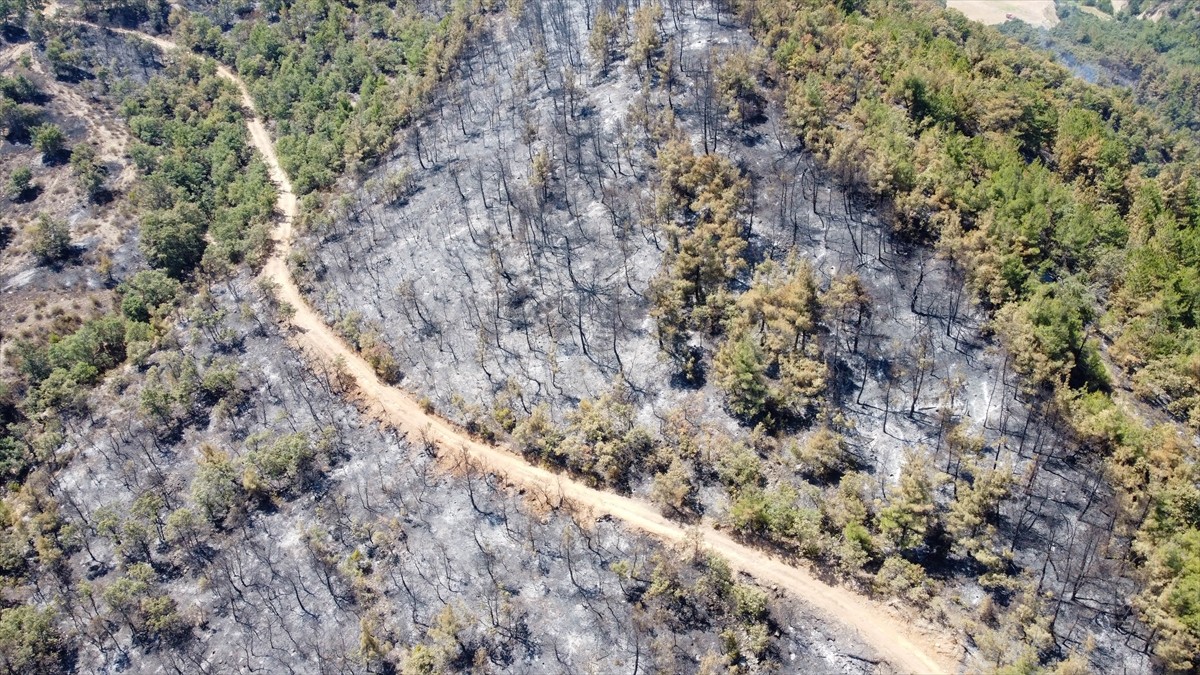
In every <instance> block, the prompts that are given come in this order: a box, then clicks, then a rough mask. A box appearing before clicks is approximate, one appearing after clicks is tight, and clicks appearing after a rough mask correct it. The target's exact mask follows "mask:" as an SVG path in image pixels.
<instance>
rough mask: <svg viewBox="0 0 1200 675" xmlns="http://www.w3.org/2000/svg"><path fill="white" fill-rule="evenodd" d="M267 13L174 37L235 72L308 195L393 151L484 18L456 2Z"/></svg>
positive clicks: (192, 27) (323, 4)
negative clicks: (434, 8) (437, 7)
mask: <svg viewBox="0 0 1200 675" xmlns="http://www.w3.org/2000/svg"><path fill="white" fill-rule="evenodd" d="M264 9H265V14H266V17H265V18H262V19H250V20H246V21H240V22H237V23H235V24H233V25H232V26H230V27H220V26H217V25H214V24H213V22H212V20H211V19H209V18H208V17H205V16H201V15H196V14H187V15H183V16H180V17H177V25H176V26H175V30H174V35H175V37H176V39H178V40H179V42H180V43H181V44H183V45H185V46H188V47H190V48H192V49H194V50H196V51H200V52H204V53H207V54H211V55H213V56H216V57H217V58H218V59H220V60H222V61H224V62H226V63H229V64H233V65H235V66H236V68H237V70H238V72H239V73H240V74H241V75H242V77H243V78H244V79H245V80H246V81H247V83H248V85H249V87H250V91H251V93H252V94H253V96H254V99H255V103H256V105H257V106H258V107H259V110H260V111H261V112H262V113H263V114H264V115H265V116H267V117H268V118H269V119H271V120H273V121H274V122H275V124H276V128H275V138H276V147H277V148H278V151H279V157H280V161H281V163H282V164H283V168H284V169H285V170H286V171H287V173H288V176H289V177H290V178H291V181H292V185H293V186H294V187H295V189H296V191H297V192H298V193H299V194H301V195H304V194H307V193H309V192H312V191H314V190H319V189H322V188H328V187H329V186H331V185H332V184H333V182H334V181H335V180H336V179H337V178H338V177H339V176H340V175H341V174H342V172H343V171H345V170H347V169H350V170H354V171H360V170H365V169H367V168H369V167H370V166H371V165H372V164H373V163H374V162H376V161H378V160H379V159H380V158H381V157H383V156H384V154H385V153H386V152H387V151H388V150H390V149H391V148H392V146H393V144H394V134H395V132H396V130H397V129H399V128H400V127H402V126H404V125H406V124H408V122H409V121H411V120H412V119H413V116H414V114H415V113H416V112H418V111H419V110H420V108H421V105H422V103H423V101H425V100H426V98H427V95H428V93H429V92H430V91H431V90H432V88H433V86H434V85H435V84H436V83H437V82H438V81H439V80H440V79H441V78H442V77H443V76H444V75H445V74H446V73H447V72H448V71H449V69H450V67H451V65H452V64H453V62H454V59H455V58H456V57H457V55H458V54H459V53H460V52H461V51H462V49H463V48H464V46H465V45H466V41H467V37H468V35H469V34H470V31H471V26H472V25H473V23H474V21H475V19H476V18H477V16H478V15H479V14H480V12H482V11H483V8H482V7H480V6H479V4H478V3H476V2H474V1H459V2H455V3H453V4H452V5H451V6H449V7H447V8H446V9H445V13H444V14H443V15H441V16H437V15H433V14H431V13H429V12H425V11H421V10H418V9H417V8H416V7H415V6H412V5H398V6H396V7H395V8H393V7H391V6H389V5H388V4H386V3H382V2H372V3H367V4H357V3H356V4H354V5H347V4H341V3H338V2H331V1H330V0H304V1H302V2H291V3H283V2H269V3H267V4H266V5H264ZM223 28H228V30H223Z"/></svg>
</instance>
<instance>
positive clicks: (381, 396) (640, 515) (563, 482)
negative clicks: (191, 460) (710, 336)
mask: <svg viewBox="0 0 1200 675" xmlns="http://www.w3.org/2000/svg"><path fill="white" fill-rule="evenodd" d="M119 32H122V33H126V34H131V35H134V36H137V37H140V38H143V39H147V40H150V41H151V42H153V43H154V44H156V45H158V46H159V47H162V48H163V49H166V50H172V49H175V48H176V46H175V45H174V44H173V43H172V42H170V41H168V40H165V39H163V38H160V37H153V36H149V35H143V34H141V33H135V32H131V31H124V30H122V31H119ZM219 72H220V74H221V76H222V77H225V78H227V79H229V80H230V81H232V82H234V83H235V84H237V86H238V88H239V89H240V90H241V92H242V99H243V103H244V104H245V106H246V109H247V111H248V112H249V114H250V117H248V119H247V126H248V128H249V131H250V139H251V142H252V143H253V145H254V147H255V148H256V149H257V150H258V151H259V152H260V153H261V154H262V156H263V158H264V159H265V161H266V163H267V165H268V166H269V167H270V171H271V177H272V178H273V179H274V180H275V182H276V184H277V185H278V187H279V201H278V208H279V211H280V212H281V214H282V216H283V220H282V223H281V225H280V226H279V227H278V228H277V229H276V231H275V233H274V235H273V237H274V240H275V244H276V245H275V248H274V252H273V254H272V256H271V257H270V259H269V260H268V261H267V264H266V266H265V267H264V269H263V272H262V274H263V276H265V277H267V278H268V279H270V280H272V281H274V282H275V283H276V284H278V287H279V299H280V300H281V301H283V302H287V303H288V304H290V305H291V306H292V307H293V308H294V309H295V314H294V315H293V317H292V319H291V322H292V324H293V326H294V328H295V329H296V331H295V339H296V342H297V343H298V344H299V345H300V346H301V348H303V349H304V351H306V352H307V353H308V354H309V355H310V356H312V357H315V358H320V359H323V360H325V361H334V360H337V359H341V360H343V361H344V363H345V364H346V369H347V370H348V372H349V374H350V375H351V376H352V377H353V378H354V381H355V383H356V384H357V386H358V389H359V391H360V392H361V395H362V398H363V400H364V402H365V403H367V404H368V405H369V406H370V407H371V408H373V409H374V411H375V412H377V413H378V414H380V416H381V417H382V418H383V419H385V420H386V421H387V422H389V423H390V424H392V425H393V426H395V427H396V428H397V429H399V430H401V431H403V432H404V433H406V434H409V435H410V437H412V438H414V439H423V440H425V441H428V442H432V443H434V444H436V445H437V446H439V447H440V448H441V449H442V450H443V451H444V452H446V451H448V452H451V453H466V455H468V456H469V457H470V458H471V460H472V461H473V462H475V463H476V464H477V465H479V466H480V467H482V468H484V469H486V470H488V471H491V472H493V473H495V474H497V475H499V476H501V477H503V478H504V479H505V480H506V481H507V482H508V483H510V484H512V485H514V486H519V487H524V488H527V489H531V490H534V491H543V492H546V493H549V494H551V495H560V496H561V497H563V498H565V499H568V500H570V501H572V502H574V503H575V504H577V505H579V506H581V507H583V508H584V509H589V510H591V511H592V512H593V513H594V514H596V515H597V516H600V515H609V516H612V517H614V518H619V519H621V520H622V521H624V522H626V523H627V524H628V525H629V526H631V527H634V528H637V529H639V530H642V531H644V532H646V533H648V534H651V535H654V536H656V537H659V538H661V539H663V540H666V541H668V542H678V541H681V540H683V539H684V538H685V537H687V536H688V533H689V532H691V531H696V532H698V533H699V535H700V537H701V539H702V540H703V541H704V543H705V544H706V545H707V546H708V547H709V548H710V549H711V550H712V551H714V552H715V553H717V554H719V555H721V556H723V557H724V558H725V559H727V560H728V561H729V564H730V565H731V566H732V567H734V568H735V569H737V570H740V571H742V572H745V573H747V574H749V575H751V576H753V577H754V578H756V579H757V580H758V581H759V582H760V583H762V584H764V585H767V586H772V585H774V586H778V587H780V588H781V589H784V590H786V591H788V592H790V593H792V594H793V595H795V596H797V597H799V598H801V599H802V600H804V601H805V602H807V603H808V604H809V605H810V606H811V607H812V608H813V609H814V610H816V612H817V613H818V614H819V615H820V616H822V618H825V619H829V620H832V621H835V622H838V623H840V624H842V625H844V626H845V627H846V628H847V629H849V630H850V631H852V632H853V633H856V634H857V637H858V638H859V639H861V640H862V641H863V642H865V643H866V644H868V645H870V646H871V647H873V648H874V649H875V650H876V652H877V653H878V655H879V657H880V658H882V659H884V660H885V661H886V662H887V663H888V664H890V665H891V666H892V667H893V668H894V669H896V670H898V671H900V672H906V673H943V672H953V671H955V670H957V656H956V650H957V645H956V644H954V641H953V640H952V639H949V638H945V637H940V636H939V637H938V638H934V637H932V636H930V635H926V634H922V633H921V632H919V631H918V630H917V629H915V628H914V627H913V625H912V623H911V622H910V621H909V620H907V619H905V618H904V617H902V616H899V615H898V614H897V613H896V612H894V611H893V610H892V609H890V608H888V607H885V606H884V605H882V604H880V603H878V602H875V601H873V600H871V599H869V598H866V597H864V596H862V595H859V594H857V593H854V592H852V591H850V590H848V589H845V588H841V587H838V586H831V585H829V584H826V583H824V582H822V581H820V580H819V579H817V578H816V577H814V576H813V575H812V574H811V573H809V572H808V571H806V570H804V569H801V568H798V567H793V566H791V565H789V564H787V563H784V562H782V561H780V560H777V559H775V558H773V557H771V556H769V555H767V554H765V553H763V552H761V551H758V550H755V549H753V548H750V547H748V546H745V545H743V544H741V543H739V542H737V541H736V540H734V539H733V538H732V537H730V536H729V535H728V534H726V533H725V532H722V531H720V530H717V529H715V528H714V527H713V526H712V525H711V524H709V523H705V524H702V525H700V526H699V527H697V528H691V529H685V528H684V527H683V526H681V525H679V524H676V523H674V522H672V521H670V520H668V519H666V518H664V517H663V516H662V515H660V513H659V511H658V509H657V508H656V507H655V506H653V505H652V504H649V503H646V502H643V501H640V500H636V499H631V498H628V497H622V496H620V495H616V494H612V493H609V492H604V491H601V490H596V489H594V488H590V487H588V486H586V485H584V484H582V483H579V482H576V481H574V480H571V479H570V478H569V477H566V476H563V475H559V474H556V473H553V472H551V471H548V470H546V469H544V468H541V467H537V466H533V465H530V464H528V463H527V462H525V461H524V460H523V459H522V458H521V457H520V456H518V455H517V454H515V453H512V452H509V451H508V450H505V449H502V448H497V447H492V446H489V445H486V444H483V443H480V442H478V441H475V440H473V439H471V438H470V437H469V436H467V435H466V434H465V433H464V432H463V431H462V430H460V429H458V428H457V427H455V426H454V425H452V424H451V423H449V422H447V421H446V420H444V419H441V418H439V417H437V416H435V415H431V414H428V413H426V412H425V411H424V410H423V409H422V408H421V406H420V405H418V403H417V402H416V400H414V399H413V398H412V397H411V396H409V395H408V394H407V393H405V392H403V391H402V390H400V389H398V388H396V387H393V386H389V385H387V384H385V383H383V382H382V381H380V379H379V378H378V377H377V376H376V375H375V372H374V370H373V369H372V368H371V366H370V365H369V364H367V362H366V361H365V360H363V359H362V358H361V357H360V356H359V355H358V354H357V353H355V352H354V351H353V350H352V349H351V348H350V347H349V346H347V345H346V344H345V343H344V342H343V341H342V340H341V339H340V338H339V337H338V336H337V335H336V334H334V332H333V330H332V329H330V328H329V326H327V325H325V323H324V322H323V321H322V320H321V317H320V316H318V315H317V313H316V312H314V311H313V310H312V308H311V307H310V306H309V305H308V303H307V302H305V300H304V298H303V296H302V295H301V294H300V289H299V288H298V287H297V286H296V284H295V283H294V282H293V280H292V277H291V275H290V274H289V273H288V270H287V265H286V263H285V261H286V259H287V256H288V253H289V252H290V250H291V242H292V223H293V221H294V220H295V218H296V214H297V208H296V196H295V194H294V193H293V192H292V186H291V182H290V181H289V180H288V177H287V175H286V174H285V173H284V171H283V168H282V167H281V166H280V164H279V160H278V158H277V157H276V155H275V147H274V144H273V143H272V141H271V137H270V134H269V133H268V132H267V129H266V127H265V126H264V124H263V122H262V119H261V118H260V117H259V116H258V114H257V112H255V108H254V103H253V101H252V100H251V98H250V95H249V93H248V91H247V90H246V87H245V85H244V84H243V83H242V82H241V80H239V79H238V78H237V76H236V75H234V74H233V73H232V72H230V71H229V70H228V69H226V68H224V67H222V68H220V69H219Z"/></svg>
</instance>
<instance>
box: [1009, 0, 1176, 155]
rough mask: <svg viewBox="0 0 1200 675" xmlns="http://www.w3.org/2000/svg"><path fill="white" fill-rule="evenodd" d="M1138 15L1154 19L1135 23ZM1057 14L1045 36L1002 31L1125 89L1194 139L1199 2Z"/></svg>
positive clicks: (1016, 26)
mask: <svg viewBox="0 0 1200 675" xmlns="http://www.w3.org/2000/svg"><path fill="white" fill-rule="evenodd" d="M1085 4H1086V3H1085ZM1143 13H1146V14H1148V15H1150V16H1152V17H1157V18H1154V19H1152V18H1146V19H1140V18H1138V17H1139V16H1141V15H1142V14H1143ZM1058 14H1059V17H1060V18H1061V19H1062V22H1061V23H1059V24H1058V25H1056V26H1055V27H1054V28H1052V29H1051V30H1049V31H1040V30H1036V29H1033V28H1030V27H1029V26H1026V25H1025V24H1022V23H1020V22H1015V21H1014V22H1010V23H1008V24H1005V26H1004V28H1003V29H1002V30H1003V31H1004V32H1005V33H1008V34H1011V35H1013V36H1015V37H1017V38H1018V39H1020V40H1021V41H1023V42H1025V43H1026V44H1029V45H1033V46H1039V47H1040V46H1045V47H1049V48H1050V49H1053V50H1055V51H1057V52H1061V53H1063V54H1065V55H1066V56H1068V57H1069V58H1070V59H1072V60H1073V61H1074V62H1076V63H1079V64H1080V67H1081V68H1083V69H1086V71H1087V72H1088V73H1089V74H1094V75H1095V76H1096V77H1097V79H1099V80H1100V81H1102V82H1103V81H1111V82H1112V83H1113V84H1117V85H1120V86H1126V87H1129V88H1130V89H1131V90H1132V92H1133V95H1134V97H1135V98H1136V100H1137V101H1138V103H1141V104H1143V105H1146V106H1148V107H1150V108H1153V109H1154V110H1156V111H1157V112H1158V113H1159V114H1161V115H1162V116H1163V117H1164V118H1166V119H1167V120H1168V121H1169V122H1170V123H1171V124H1173V125H1175V126H1176V127H1178V128H1180V129H1188V130H1190V131H1191V132H1193V133H1196V134H1200V2H1196V0H1171V1H1170V2H1164V3H1154V2H1144V1H1142V0H1134V1H1133V2H1131V3H1129V6H1128V8H1126V9H1125V10H1123V11H1122V12H1121V13H1120V15H1119V16H1117V17H1116V19H1115V20H1108V19H1102V18H1100V17H1097V16H1093V15H1091V14H1087V13H1085V12H1081V11H1079V10H1077V9H1074V8H1073V7H1071V6H1069V5H1064V4H1059V5H1058Z"/></svg>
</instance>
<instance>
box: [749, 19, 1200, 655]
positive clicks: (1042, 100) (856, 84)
mask: <svg viewBox="0 0 1200 675" xmlns="http://www.w3.org/2000/svg"><path fill="white" fill-rule="evenodd" d="M739 9H740V11H741V13H742V15H743V17H745V18H746V20H747V21H749V22H750V24H751V26H752V29H753V32H754V33H755V35H756V36H757V37H758V38H759V40H760V44H761V46H762V48H763V49H764V50H766V52H767V54H768V55H769V57H770V65H769V66H768V67H767V68H768V73H769V76H770V78H771V79H774V80H775V81H778V82H780V83H781V86H782V87H783V88H784V89H785V91H786V94H785V95H786V108H787V114H788V119H789V122H790V123H791V124H792V126H793V128H794V130H795V131H796V133H797V134H798V135H799V137H800V138H801V139H802V142H803V145H804V146H805V147H806V148H807V149H809V150H810V151H811V152H813V153H814V154H815V155H817V157H818V158H820V159H821V160H823V161H824V162H825V163H826V165H827V166H828V168H829V169H830V171H831V173H832V174H833V175H835V176H836V177H838V178H839V179H840V180H842V181H843V182H844V183H845V184H846V185H847V186H848V187H850V188H852V189H856V190H859V191H863V192H867V193H869V194H871V195H873V196H875V197H876V198H877V200H878V202H879V203H880V204H881V205H882V206H883V208H884V209H885V212H886V214H887V216H888V217H889V219H890V220H891V222H892V223H893V224H894V227H895V229H896V230H898V231H901V232H904V233H906V234H907V235H909V236H911V237H913V238H917V239H928V240H930V241H932V242H935V245H936V247H937V248H938V250H939V252H940V253H941V254H942V255H944V256H946V257H947V258H949V259H950V260H951V261H952V262H953V263H954V265H955V266H956V267H957V268H958V269H959V270H961V271H962V272H963V273H964V274H965V276H966V277H967V279H968V280H969V282H970V284H971V286H972V288H973V289H974V290H975V291H976V292H977V293H978V295H979V297H981V298H982V299H983V301H984V302H985V304H986V305H987V306H988V307H989V308H990V309H991V310H992V311H993V312H994V313H995V315H996V317H997V321H996V322H995V326H996V330H997V332H998V333H999V334H1000V336H1001V337H1002V338H1003V340H1004V343H1005V345H1006V347H1008V349H1009V350H1010V352H1011V353H1012V362H1013V365H1014V366H1015V367H1016V368H1017V369H1018V370H1019V371H1020V372H1022V374H1024V375H1025V376H1026V382H1027V387H1028V388H1029V390H1030V393H1031V394H1034V395H1036V396H1038V397H1040V398H1041V400H1043V401H1047V402H1048V403H1049V404H1050V405H1051V406H1052V407H1053V410H1055V411H1056V412H1057V414H1060V415H1061V416H1063V417H1064V418H1065V419H1067V420H1068V421H1070V422H1071V423H1072V425H1073V428H1075V429H1076V430H1077V432H1078V436H1079V437H1080V439H1081V440H1082V441H1083V442H1084V445H1085V446H1086V447H1088V448H1091V449H1093V450H1095V451H1097V452H1100V453H1102V454H1103V455H1104V456H1106V457H1108V458H1109V462H1108V466H1109V469H1110V474H1111V479H1112V481H1113V483H1114V484H1115V485H1117V486H1118V487H1119V488H1120V489H1121V491H1122V494H1123V495H1124V499H1125V501H1126V505H1127V508H1126V509H1125V512H1124V519H1125V523H1126V525H1127V526H1129V527H1134V528H1137V527H1140V528H1141V530H1140V532H1141V534H1140V535H1139V547H1140V549H1139V550H1141V551H1143V556H1144V557H1143V560H1142V561H1141V562H1142V563H1143V565H1144V570H1145V572H1146V576H1147V588H1148V591H1147V594H1146V595H1145V596H1144V597H1143V598H1142V600H1141V601H1140V604H1141V605H1142V606H1143V609H1144V612H1143V616H1145V617H1146V618H1147V619H1148V620H1149V621H1150V622H1151V624H1152V625H1153V626H1154V627H1155V628H1156V629H1157V630H1158V631H1159V632H1158V647H1157V649H1158V653H1159V655H1160V656H1161V657H1162V658H1164V660H1165V661H1166V662H1168V663H1169V664H1172V665H1173V666H1175V667H1190V664H1191V663H1192V659H1193V657H1194V655H1195V654H1196V652H1197V647H1198V646H1200V558H1198V557H1197V553H1198V551H1197V547H1196V546H1194V545H1192V544H1193V543H1194V541H1195V540H1196V539H1197V537H1200V531H1198V529H1197V528H1198V527H1200V511H1198V510H1196V509H1194V508H1188V507H1186V506H1185V504H1195V503H1197V500H1198V499H1200V491H1198V490H1197V488H1196V481H1195V472H1196V469H1195V464H1194V462H1193V461H1192V460H1193V459H1194V458H1193V457H1192V456H1191V454H1192V452H1193V450H1192V449H1191V448H1188V447H1187V446H1185V445H1183V444H1179V443H1171V442H1167V440H1166V439H1167V438H1169V437H1173V433H1172V432H1170V431H1169V430H1167V429H1165V428H1164V429H1147V428H1146V427H1145V426H1144V425H1143V424H1142V423H1141V422H1139V421H1137V420H1136V419H1135V418H1133V417H1132V416H1130V415H1129V414H1127V413H1125V412H1123V411H1122V409H1120V408H1118V407H1117V406H1116V405H1115V404H1114V403H1113V401H1112V400H1111V399H1110V398H1109V397H1108V396H1107V394H1106V393H1105V392H1106V391H1107V390H1108V389H1109V387H1110V375H1109V372H1108V370H1107V369H1106V367H1105V364H1104V361H1103V359H1102V357H1101V349H1100V347H1101V341H1103V342H1105V343H1107V344H1105V345H1104V346H1105V347H1106V348H1105V350H1104V351H1105V352H1107V356H1108V358H1109V359H1110V360H1111V363H1112V364H1113V365H1114V366H1115V367H1116V368H1117V369H1118V371H1119V372H1118V373H1117V374H1116V376H1117V377H1119V378H1121V379H1122V380H1123V381H1125V380H1127V381H1131V382H1132V384H1133V387H1134V390H1135V392H1136V394H1137V395H1138V396H1139V397H1141V398H1142V399H1144V400H1146V401H1148V402H1152V403H1155V404H1161V405H1163V406H1165V407H1166V408H1167V410H1169V411H1170V412H1171V413H1172V414H1174V415H1175V416H1176V417H1178V418H1179V419H1180V420H1181V421H1183V422H1185V423H1186V424H1188V425H1189V426H1190V427H1191V428H1192V429H1193V430H1195V429H1198V428H1200V368H1196V364H1197V363H1200V339H1198V338H1200V334H1198V333H1197V328H1198V321H1200V227H1198V226H1200V165H1197V163H1196V159H1197V154H1196V150H1195V147H1194V146H1193V145H1192V143H1190V142H1189V140H1188V139H1187V138H1186V137H1185V136H1183V135H1181V134H1179V133H1177V132H1173V131H1171V130H1170V129H1168V128H1165V127H1164V126H1163V124H1161V123H1160V122H1159V121H1158V120H1157V118H1156V117H1155V116H1154V115H1152V114H1150V113H1148V112H1147V111H1146V110H1144V109H1143V108H1141V107H1139V106H1138V105H1137V104H1136V103H1134V102H1133V101H1131V100H1129V98H1128V97H1125V96H1122V95H1121V94H1120V93H1119V92H1113V91H1109V90H1105V89H1101V88H1099V87H1095V86H1091V85H1088V84H1086V83H1083V82H1081V81H1079V80H1076V79H1073V78H1071V77H1070V76H1069V74H1068V72H1067V71H1066V70H1065V69H1064V68H1062V67H1060V66H1057V65H1055V64H1053V63H1052V62H1051V61H1050V60H1049V59H1048V58H1046V57H1044V56H1041V55H1038V54H1036V53H1034V52H1032V51H1030V50H1027V49H1022V48H1019V47H1018V46H1016V45H1015V44H1014V43H1013V42H1012V41H1011V40H1009V39H1007V38H1004V37H1003V36H1001V35H1000V34H999V33H997V32H996V31H994V30H992V29H989V28H984V27H982V26H979V25H977V24H973V23H971V22H969V21H967V20H965V19H964V18H963V17H962V16H961V15H959V14H957V13H955V12H945V11H940V10H938V9H936V8H930V7H926V6H921V5H913V4H910V3H908V2H857V3H855V2H848V3H842V4H841V5H840V6H836V7H835V6H832V5H828V4H825V3H817V2H811V3H810V2H802V1H796V0H792V1H788V2H776V1H767V0H763V1H756V0H745V1H744V2H742V3H741V4H740V7H739ZM1164 447H1167V448H1169V449H1170V451H1169V452H1167V451H1164V450H1163V448H1164ZM1164 455H1165V456H1164ZM1164 547H1165V549H1164ZM1164 550H1165V551H1167V552H1166V553H1164V552H1163V551H1164ZM1152 552H1153V553H1152Z"/></svg>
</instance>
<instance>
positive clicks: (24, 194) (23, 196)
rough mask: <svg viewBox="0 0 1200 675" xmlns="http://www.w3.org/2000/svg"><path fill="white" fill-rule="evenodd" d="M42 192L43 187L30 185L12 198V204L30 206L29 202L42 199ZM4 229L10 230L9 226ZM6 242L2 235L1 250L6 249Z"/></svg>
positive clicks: (0, 236)
mask: <svg viewBox="0 0 1200 675" xmlns="http://www.w3.org/2000/svg"><path fill="white" fill-rule="evenodd" d="M42 191H43V190H42V186H41V185H36V184H35V185H30V186H29V187H27V188H25V189H24V190H21V191H20V192H19V193H17V195H16V196H15V197H13V198H12V203H14V204H28V203H29V202H32V201H33V200H35V199H37V198H38V197H40V196H41V195H42ZM4 227H5V228H8V226H7V225H5V226H4ZM8 229H10V230H11V228H8ZM4 241H5V240H4V235H3V234H0V249H3V248H4Z"/></svg>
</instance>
